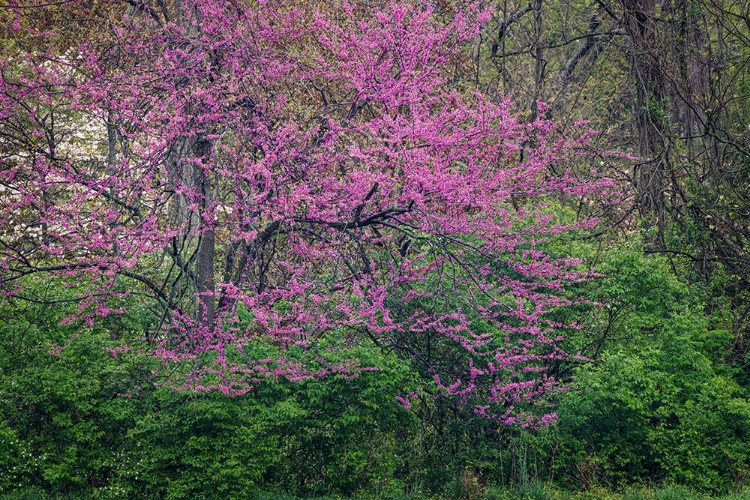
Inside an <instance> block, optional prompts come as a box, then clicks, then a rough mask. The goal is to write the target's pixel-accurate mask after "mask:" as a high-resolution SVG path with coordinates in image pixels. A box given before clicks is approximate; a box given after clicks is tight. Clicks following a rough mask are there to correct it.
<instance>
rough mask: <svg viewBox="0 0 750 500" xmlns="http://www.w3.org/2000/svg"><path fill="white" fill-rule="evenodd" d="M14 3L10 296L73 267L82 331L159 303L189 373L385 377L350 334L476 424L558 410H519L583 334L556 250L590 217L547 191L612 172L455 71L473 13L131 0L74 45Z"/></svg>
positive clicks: (157, 345) (6, 109)
mask: <svg viewBox="0 0 750 500" xmlns="http://www.w3.org/2000/svg"><path fill="white" fill-rule="evenodd" d="M22 4H23V2H21V0H18V1H16V2H15V4H14V5H15V10H14V11H13V12H14V14H13V15H14V16H15V23H14V25H13V27H12V29H13V30H15V32H16V33H17V34H18V36H19V37H20V36H21V33H22V32H23V36H24V37H25V38H24V40H26V41H27V42H28V41H29V40H32V41H33V40H36V42H35V44H33V45H32V46H31V48H28V47H27V48H25V49H23V50H21V49H17V50H15V51H8V52H9V53H8V54H6V55H5V56H4V60H3V61H2V63H0V64H1V66H0V75H1V76H0V78H1V79H0V148H1V150H2V159H0V162H1V163H0V205H1V207H0V227H1V228H2V229H1V231H0V281H1V282H2V291H3V294H4V295H5V296H6V297H21V298H22V297H24V293H25V291H24V287H23V284H24V280H26V279H28V277H29V276H30V275H44V276H48V277H50V278H51V277H58V278H59V279H61V280H63V281H65V282H71V281H72V282H75V286H76V293H77V294H78V295H77V297H78V300H79V301H80V306H79V313H78V314H77V315H76V316H75V317H72V318H69V321H80V322H82V323H89V324H94V323H96V322H97V321H101V319H102V318H107V317H109V316H111V315H127V314H129V310H128V309H127V307H123V306H122V304H128V303H132V300H131V301H130V302H128V300H125V299H126V298H127V296H128V295H130V294H137V295H138V296H139V297H142V296H147V297H148V302H149V304H150V305H151V313H152V315H153V318H152V319H153V321H152V323H151V324H152V327H151V328H149V329H148V331H147V332H146V333H145V339H143V340H145V341H146V342H147V343H148V345H149V351H150V352H151V353H152V354H153V355H154V356H156V357H158V358H159V359H161V360H163V362H164V363H165V364H173V363H176V364H178V365H179V366H187V367H188V368H186V369H182V370H177V371H176V372H175V373H179V375H175V376H174V380H172V383H173V384H175V385H177V386H179V387H184V388H192V389H198V390H208V389H218V390H221V391H223V392H225V393H227V394H241V393H243V392H246V391H247V390H248V389H249V388H251V387H252V386H253V384H256V383H257V382H258V381H260V380H266V379H269V378H270V379H278V378H279V377H282V378H286V379H289V380H299V379H303V378H308V377H314V376H322V375H325V374H330V373H341V374H344V375H346V376H356V374H357V373H358V372H359V371H361V370H366V369H369V368H370V367H367V366H359V364H358V362H357V360H356V359H348V358H347V357H346V356H339V357H338V358H337V359H339V361H331V360H330V359H331V357H330V356H328V357H326V353H328V352H329V350H330V347H331V346H332V345H334V344H335V343H332V342H330V341H328V339H332V338H336V339H338V343H339V345H340V348H341V349H346V347H347V346H353V345H362V344H368V345H373V346H377V347H379V348H381V349H385V350H390V351H396V352H398V353H399V354H400V355H401V356H402V357H403V359H404V360H410V362H412V363H414V364H415V366H419V367H420V370H421V373H423V374H424V375H425V377H427V379H428V380H427V381H426V382H425V383H426V384H428V383H429V384H430V386H431V387H432V388H433V390H434V391H435V393H436V394H438V395H441V396H451V397H456V398H458V399H459V400H461V401H465V404H467V405H471V407H472V408H474V411H475V412H476V413H478V414H480V415H484V416H487V417H491V418H495V419H498V420H499V421H501V422H504V423H514V422H517V423H522V424H531V423H534V422H536V423H544V422H547V421H549V420H550V419H551V417H550V415H536V416H534V415H533V414H532V413H533V412H532V413H527V412H526V411H525V410H523V411H521V410H520V409H519V408H521V407H520V406H519V404H525V403H524V402H528V401H534V400H538V399H539V398H542V397H543V396H544V394H545V393H547V392H548V391H549V390H550V389H551V388H554V387H555V386H556V381H555V380H554V379H553V378H552V377H550V376H549V375H548V374H547V370H546V368H545V367H546V366H548V365H549V364H550V362H552V361H554V360H559V359H563V358H566V357H567V355H566V353H564V352H563V351H562V350H561V349H560V348H559V346H558V344H559V342H560V340H561V339H562V337H561V336H560V331H561V330H562V329H564V328H566V327H569V326H570V325H566V324H560V323H559V322H556V321H554V320H553V319H551V317H550V313H552V312H554V311H555V310H558V309H559V308H561V307H566V306H569V305H570V304H571V299H570V298H568V297H567V295H566V286H567V285H569V284H570V283H572V282H576V281H579V280H582V279H585V277H586V276H585V273H584V272H582V271H581V270H579V269H578V267H577V264H578V263H577V262H576V261H575V260H574V259H570V258H559V257H555V258H553V257H552V256H550V255H548V254H546V253H545V252H544V251H543V245H542V243H543V242H544V241H545V240H546V239H548V238H550V237H553V236H554V235H558V234H560V233H566V232H570V231H578V230H582V229H586V228H589V227H591V225H592V224H593V221H592V220H584V221H579V222H577V223H574V224H567V225H565V224H561V223H560V222H559V221H558V220H557V219H556V218H555V216H554V214H553V213H551V212H553V211H552V210H550V209H549V202H550V200H553V199H556V198H560V197H562V198H567V199H574V198H579V197H582V196H586V195H590V194H592V193H594V192H596V191H597V190H599V189H600V188H601V187H602V182H600V181H599V182H595V181H591V180H588V181H583V180H581V179H580V178H579V177H577V176H576V175H575V174H574V170H573V169H572V167H571V165H572V163H571V162H572V159H573V158H575V157H579V156H580V155H581V151H583V149H584V146H585V144H586V142H587V140H588V138H589V136H590V132H589V131H586V130H584V129H579V130H578V131H571V130H568V131H566V133H564V134H563V133H561V132H560V131H559V130H558V129H557V126H556V124H555V123H553V122H551V121H549V120H546V119H544V118H543V117H540V118H537V119H535V120H534V121H532V122H528V121H524V120H522V119H520V118H519V117H517V116H515V115H514V114H513V113H512V112H511V111H510V103H509V102H508V101H506V100H502V101H498V100H497V99H494V100H493V99H490V98H488V97H486V96H484V95H482V94H481V93H479V92H477V91H473V90H472V89H471V87H470V85H468V84H467V83H466V81H464V80H462V78H461V75H462V68H461V66H462V65H463V64H465V59H464V53H465V51H466V50H467V45H470V44H471V42H472V40H474V39H475V37H476V36H477V35H478V33H479V31H480V29H481V25H482V23H483V22H485V21H486V20H487V19H488V15H487V13H485V12H484V11H483V10H482V8H481V6H480V5H479V4H474V3H471V2H467V3H463V2H457V4H458V5H453V6H450V7H446V6H443V7H442V8H438V7H437V6H436V5H433V3H432V2H421V1H420V2H411V1H398V2H388V3H385V4H381V3H380V2H367V1H356V0H353V1H351V2H339V1H336V2H328V3H326V4H325V5H324V6H323V7H313V6H312V5H311V4H312V2H308V3H303V2H294V1H273V2H266V1H250V0H172V1H168V2H165V1H158V2H157V1H123V2H122V6H121V8H120V11H119V12H118V9H117V8H114V9H113V11H114V14H112V13H111V12H112V11H110V15H109V17H108V18H105V19H103V20H102V21H101V25H100V26H99V27H98V28H97V29H90V30H89V31H87V36H86V37H85V39H84V40H81V41H79V42H76V43H73V44H68V46H65V47H61V46H60V44H59V43H53V42H54V41H56V40H59V37H58V38H56V37H55V32H54V29H55V27H54V25H53V26H52V27H51V28H49V27H48V28H47V29H41V28H38V27H34V25H33V23H30V22H28V20H27V18H28V16H29V15H31V14H28V15H27V13H28V9H26V8H27V7H37V8H42V7H43V6H42V2H36V3H35V2H29V1H27V2H26V5H22ZM37 4H38V5H37ZM71 4H72V5H73V7H75V4H76V2H71ZM46 8H54V7H46ZM37 10H38V9H37ZM27 45H28V43H27ZM21 46H22V45H21V44H19V47H21ZM143 300H146V299H143ZM131 345H132V339H131ZM259 345H260V346H267V347H269V350H268V352H272V353H274V354H273V355H269V356H268V357H265V358H263V359H258V358H259V357H258V356H257V355H254V354H253V353H257V352H258V350H257V349H255V348H254V347H257V346H259ZM322 345H326V346H328V348H327V349H323V348H321V347H320V346H322ZM251 347H252V348H251ZM127 349H128V347H127V346H123V347H121V348H119V351H124V350H127ZM292 351H293V352H295V353H297V354H295V355H294V356H292V355H290V354H289V353H290V352H292ZM300 353H302V354H301V355H300ZM341 359H347V360H346V361H341ZM185 362H187V364H185ZM412 397H414V395H412ZM401 400H402V402H403V403H404V404H405V405H406V406H408V405H409V401H410V400H409V397H402V398H401Z"/></svg>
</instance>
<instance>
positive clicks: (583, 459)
mask: <svg viewBox="0 0 750 500" xmlns="http://www.w3.org/2000/svg"><path fill="white" fill-rule="evenodd" d="M599 269H600V270H601V271H602V272H603V273H604V274H605V276H606V277H605V278H603V279H602V280H600V281H599V282H598V283H597V284H596V286H597V287H599V289H598V293H599V296H600V297H601V299H600V300H601V301H602V302H603V303H604V307H603V308H601V309H600V310H599V311H598V312H597V313H596V314H597V315H598V316H597V317H596V318H595V321H594V322H593V324H595V325H598V328H599V329H601V330H603V331H599V332H594V342H595V343H596V344H597V348H596V349H595V351H594V352H596V353H597V358H598V359H596V360H595V362H593V363H590V364H587V365H584V366H581V367H580V368H578V369H577V370H576V376H575V386H574V389H573V390H571V391H570V392H568V393H567V394H565V395H563V396H561V398H560V406H559V413H560V415H561V417H560V422H559V425H558V427H557V429H554V430H550V431H549V432H554V433H557V434H556V435H555V436H554V440H555V442H556V445H557V446H559V449H558V452H557V453H558V455H557V457H556V458H555V464H554V465H553V468H554V470H555V473H556V474H562V475H563V476H564V477H566V478H567V480H568V481H569V482H570V483H572V484H574V485H576V486H578V487H583V488H588V487H591V486H593V485H596V484H602V485H624V484H628V483H629V482H631V481H633V480H634V479H636V478H641V479H642V480H647V481H654V480H656V481H658V480H666V481H672V482H675V483H677V484H684V485H688V486H690V487H693V488H698V489H701V490H711V491H719V490H725V489H728V488H731V487H733V486H735V485H738V484H742V483H743V482H744V481H746V480H747V476H748V471H747V467H748V465H747V464H748V463H750V448H749V447H748V446H747V443H748V442H749V440H750V403H749V402H748V399H747V394H746V393H745V392H744V391H743V390H742V389H741V387H740V386H739V385H738V384H737V383H736V382H735V381H734V379H733V378H732V376H731V373H729V372H728V369H727V368H726V367H724V366H723V365H721V359H722V353H723V352H725V351H724V346H726V345H727V344H728V341H729V339H730V338H731V335H730V333H729V332H727V331H725V330H722V329H721V328H719V327H717V325H715V324H714V323H713V322H712V320H711V318H710V317H708V316H707V315H705V314H704V311H703V307H702V304H701V302H700V295H699V294H697V293H691V290H689V289H688V288H686V287H685V286H683V285H682V284H680V283H679V282H678V281H677V280H676V279H675V278H674V277H673V275H671V273H670V272H669V268H668V267H667V263H666V262H665V261H664V260H662V259H660V258H657V257H654V256H651V257H644V256H643V254H642V252H641V251H640V249H639V248H638V247H637V246H636V245H633V246H631V247H627V246H626V247H623V248H620V249H615V250H614V251H611V252H610V253H608V254H606V255H604V256H603V258H602V262H601V264H600V266H599ZM542 436H543V434H542V435H540V436H538V437H537V438H536V439H543V437H542Z"/></svg>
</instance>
